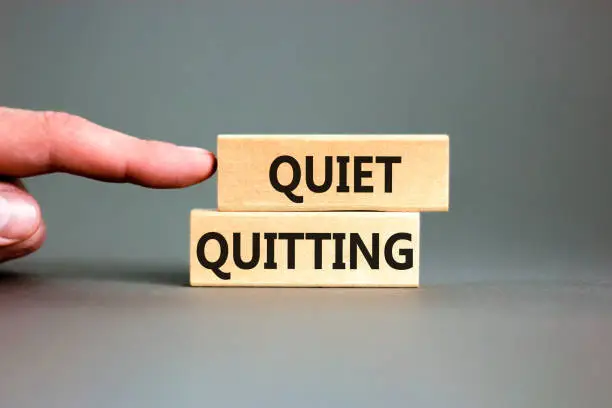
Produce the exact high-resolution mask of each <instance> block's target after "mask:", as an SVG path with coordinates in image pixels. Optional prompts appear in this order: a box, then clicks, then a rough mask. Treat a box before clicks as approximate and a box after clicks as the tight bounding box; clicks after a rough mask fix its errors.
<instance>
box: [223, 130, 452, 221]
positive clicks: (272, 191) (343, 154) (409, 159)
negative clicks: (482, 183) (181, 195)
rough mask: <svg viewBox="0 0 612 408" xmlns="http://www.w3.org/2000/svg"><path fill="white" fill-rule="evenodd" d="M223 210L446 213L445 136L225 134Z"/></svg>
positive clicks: (446, 141) (447, 141) (446, 151)
mask: <svg viewBox="0 0 612 408" xmlns="http://www.w3.org/2000/svg"><path fill="white" fill-rule="evenodd" d="M217 143H218V145H217V158H218V171H217V175H218V208H219V210H220V211H334V210H336V211H337V210H354V211H357V210H359V211H361V210H369V211H410V212H426V211H448V208H449V138H448V136H447V135H219V136H218V141H217Z"/></svg>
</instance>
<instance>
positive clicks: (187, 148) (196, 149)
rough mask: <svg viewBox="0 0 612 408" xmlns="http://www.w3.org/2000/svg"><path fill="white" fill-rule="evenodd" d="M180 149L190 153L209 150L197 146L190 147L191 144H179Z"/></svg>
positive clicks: (204, 152)
mask: <svg viewBox="0 0 612 408" xmlns="http://www.w3.org/2000/svg"><path fill="white" fill-rule="evenodd" d="M181 149H183V150H186V151H188V152H192V153H200V154H208V153H209V151H208V150H205V149H201V148H199V147H191V146H181Z"/></svg>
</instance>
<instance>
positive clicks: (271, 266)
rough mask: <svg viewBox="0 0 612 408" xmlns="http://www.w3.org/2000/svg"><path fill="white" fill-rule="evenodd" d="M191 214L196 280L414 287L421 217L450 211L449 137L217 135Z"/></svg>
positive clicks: (220, 283)
mask: <svg viewBox="0 0 612 408" xmlns="http://www.w3.org/2000/svg"><path fill="white" fill-rule="evenodd" d="M217 142H218V145H217V160H218V170H217V177H218V209H217V210H206V209H201V210H200V209H195V210H192V212H191V231H190V234H191V237H190V238H191V239H190V242H191V243H190V265H191V266H190V281H191V285H192V286H314V287H317V286H318V287H322V286H345V287H348V286H378V287H391V286H405V287H418V286H419V273H420V269H419V258H420V232H421V231H420V226H421V223H420V216H421V213H422V212H429V211H448V209H449V138H448V136H447V135H323V134H321V135H220V136H219V137H218V141H217Z"/></svg>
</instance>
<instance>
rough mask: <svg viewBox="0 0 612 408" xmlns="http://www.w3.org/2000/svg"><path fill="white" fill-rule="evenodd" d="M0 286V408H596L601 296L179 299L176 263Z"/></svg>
mask: <svg viewBox="0 0 612 408" xmlns="http://www.w3.org/2000/svg"><path fill="white" fill-rule="evenodd" d="M1 276H2V278H1V279H0V324H1V327H2V331H1V334H0V346H1V347H0V361H1V362H2V364H1V365H0V373H1V378H2V381H1V382H0V401H1V402H2V404H1V405H2V406H3V407H51V406H61V407H84V406H88V407H102V406H104V407H109V406H113V407H123V406H126V407H127V406H129V407H158V406H159V407H169V406H177V407H178V406H181V407H184V406H210V405H215V406H267V407H285V406H303V407H313V406H317V407H318V406H350V407H354V406H364V407H365V406H368V407H369V406H410V405H413V404H415V405H418V406H429V407H450V406H452V407H492V406H494V407H610V406H611V403H612V347H611V345H612V313H611V312H612V285H610V283H609V281H605V280H602V281H598V280H597V279H595V278H590V279H588V280H583V281H580V280H564V281H535V280H532V281H529V280H520V281H516V282H510V281H507V282H496V281H491V282H487V283H482V282H481V283H469V282H466V283H456V284H429V285H424V286H423V287H421V288H419V289H356V288H352V289H339V288H336V289H307V288H293V289H291V288H287V289H272V288H191V287H188V285H187V281H188V274H187V270H186V267H185V266H183V265H178V266H172V265H137V264H134V265H123V266H122V265H120V264H119V265H113V264H107V265H105V264H91V265H87V264H82V265H70V264H66V265H62V264H52V265H45V264H41V265H37V266H36V265H35V266H31V265H29V266H28V267H27V268H25V269H24V268H23V267H19V268H17V269H14V270H13V269H10V270H5V272H3V274H2V275H1Z"/></svg>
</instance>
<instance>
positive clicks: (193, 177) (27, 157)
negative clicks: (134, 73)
mask: <svg viewBox="0 0 612 408" xmlns="http://www.w3.org/2000/svg"><path fill="white" fill-rule="evenodd" d="M215 170H216V159H215V156H214V155H213V154H212V153H211V152H209V151H206V150H204V149H199V148H193V147H181V146H176V145H173V144H171V143H167V142H162V141H152V140H143V139H139V138H136V137H133V136H130V135H126V134H123V133H120V132H118V131H115V130H112V129H108V128H105V127H102V126H100V125H97V124H95V123H92V122H90V121H89V120H87V119H85V118H81V117H79V116H75V115H70V114H67V113H62V112H39V111H28V110H21V109H9V108H0V174H1V175H6V176H11V177H29V176H35V175H39V174H45V173H54V172H65V173H70V174H74V175H79V176H84V177H88V178H92V179H97V180H101V181H108V182H118V183H124V182H128V183H133V184H138V185H141V186H145V187H152V188H179V187H186V186H189V185H193V184H196V183H199V182H201V181H204V180H206V179H207V178H209V177H210V176H212V175H213V174H214V172H215Z"/></svg>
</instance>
